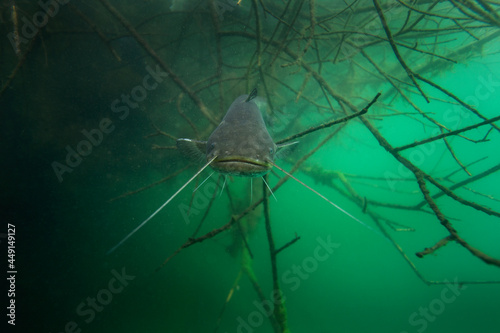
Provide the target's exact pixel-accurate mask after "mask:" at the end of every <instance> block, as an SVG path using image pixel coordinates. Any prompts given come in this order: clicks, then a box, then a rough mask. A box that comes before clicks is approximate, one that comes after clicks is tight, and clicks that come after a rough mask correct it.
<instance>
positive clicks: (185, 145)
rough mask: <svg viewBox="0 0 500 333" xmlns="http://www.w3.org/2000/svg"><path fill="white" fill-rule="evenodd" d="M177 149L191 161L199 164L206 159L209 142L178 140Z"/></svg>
mask: <svg viewBox="0 0 500 333" xmlns="http://www.w3.org/2000/svg"><path fill="white" fill-rule="evenodd" d="M177 149H179V151H180V152H181V154H182V155H183V156H184V157H186V158H187V159H189V160H192V161H196V162H199V161H200V160H202V159H204V158H205V155H206V151H207V142H206V141H198V140H191V139H177Z"/></svg>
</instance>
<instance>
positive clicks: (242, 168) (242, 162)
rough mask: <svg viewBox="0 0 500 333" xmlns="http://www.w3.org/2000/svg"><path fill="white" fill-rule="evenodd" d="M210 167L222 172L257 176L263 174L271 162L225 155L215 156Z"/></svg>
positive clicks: (270, 166) (270, 165) (269, 167)
mask: <svg viewBox="0 0 500 333" xmlns="http://www.w3.org/2000/svg"><path fill="white" fill-rule="evenodd" d="M211 167H212V168H213V169H215V170H216V171H217V172H219V173H222V174H230V175H237V176H247V177H257V176H262V175H265V174H266V173H267V172H268V171H269V170H270V169H271V168H272V164H270V163H267V162H265V161H260V160H257V159H253V158H248V157H241V156H227V157H222V158H216V159H215V161H213V162H212V164H211Z"/></svg>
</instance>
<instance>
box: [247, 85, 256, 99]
mask: <svg viewBox="0 0 500 333" xmlns="http://www.w3.org/2000/svg"><path fill="white" fill-rule="evenodd" d="M255 97H257V88H253V90H252V92H251V93H250V95H248V97H247V99H245V102H250V101H251V100H252V99H254V98H255Z"/></svg>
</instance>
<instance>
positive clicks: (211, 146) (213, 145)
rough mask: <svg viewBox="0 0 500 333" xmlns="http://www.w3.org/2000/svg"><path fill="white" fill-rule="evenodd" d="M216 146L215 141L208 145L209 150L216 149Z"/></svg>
mask: <svg viewBox="0 0 500 333" xmlns="http://www.w3.org/2000/svg"><path fill="white" fill-rule="evenodd" d="M214 148H215V143H214V142H212V143H211V144H210V147H208V150H209V151H212V150H214Z"/></svg>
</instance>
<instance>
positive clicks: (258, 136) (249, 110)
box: [107, 89, 376, 254]
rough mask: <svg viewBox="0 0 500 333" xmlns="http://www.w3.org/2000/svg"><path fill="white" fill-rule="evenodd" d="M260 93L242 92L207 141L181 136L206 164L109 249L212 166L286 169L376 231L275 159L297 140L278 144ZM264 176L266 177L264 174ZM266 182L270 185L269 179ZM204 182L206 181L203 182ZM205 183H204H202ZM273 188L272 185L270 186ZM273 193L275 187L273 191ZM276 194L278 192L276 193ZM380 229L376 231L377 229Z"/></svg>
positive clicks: (240, 170) (259, 172)
mask: <svg viewBox="0 0 500 333" xmlns="http://www.w3.org/2000/svg"><path fill="white" fill-rule="evenodd" d="M255 97H257V89H253V90H252V92H251V93H250V95H242V96H240V97H238V98H236V99H235V100H234V102H233V103H232V104H231V106H230V107H229V109H228V111H227V113H226V115H225V116H224V118H223V119H222V121H221V122H220V124H219V126H217V128H216V129H215V130H214V131H213V132H212V134H211V135H210V137H209V138H208V140H207V141H198V140H191V139H178V140H177V148H178V149H179V150H180V151H181V153H183V154H184V155H185V156H188V157H191V158H198V159H200V158H205V159H206V161H207V162H206V164H205V165H204V166H203V167H202V168H201V169H200V170H199V171H198V172H196V174H195V175H194V176H193V177H191V179H189V180H188V181H187V182H186V183H185V184H184V185H183V186H181V188H179V189H178V190H177V192H175V193H174V194H173V195H172V196H171V197H170V198H169V199H168V200H167V201H166V202H165V203H164V204H163V205H161V206H160V208H158V209H157V210H156V211H155V212H154V213H153V214H151V215H150V216H149V217H148V218H147V219H146V220H145V221H143V222H142V223H141V224H140V225H138V226H137V227H136V228H135V229H134V230H132V232H130V233H129V234H128V235H127V236H126V237H125V238H124V239H122V240H121V241H120V242H119V243H118V244H117V245H116V246H114V247H113V248H112V249H111V250H109V251H108V252H107V254H110V253H112V252H113V251H115V250H116V249H117V248H118V247H119V246H120V245H122V244H123V243H124V242H125V241H126V240H127V239H128V238H130V237H131V236H132V235H133V234H134V233H135V232H137V230H139V229H140V228H141V227H142V226H144V225H145V224H146V223H147V222H148V221H149V220H151V219H152V218H153V217H154V216H155V215H156V214H157V213H158V212H159V211H160V210H162V209H163V207H165V206H166V205H168V203H169V202H170V201H172V200H173V199H174V198H175V197H176V196H177V195H178V194H179V193H180V192H181V191H182V190H183V189H184V188H185V187H186V186H187V185H188V184H189V183H191V182H192V181H193V180H194V179H195V178H196V177H197V176H198V175H199V174H200V173H201V172H202V171H203V170H205V169H206V168H207V167H208V166H211V167H212V169H214V170H215V171H216V172H218V173H220V174H224V175H236V176H245V177H260V176H263V175H265V174H266V173H268V172H269V171H270V170H271V169H272V167H273V166H274V167H276V168H277V169H279V170H281V171H282V172H284V173H285V174H286V175H288V176H289V177H291V178H292V179H294V180H296V181H297V182H299V183H300V184H302V185H303V186H305V187H306V188H307V189H309V190H311V191H312V192H314V193H315V194H317V195H318V196H320V197H321V198H322V199H323V200H325V201H327V202H328V203H329V204H331V205H332V206H334V207H336V208H337V209H339V210H340V211H342V212H343V213H344V214H346V215H347V216H349V217H350V218H352V219H353V220H355V221H357V222H358V223H361V224H362V225H363V226H365V227H366V228H368V229H370V230H372V231H375V230H374V229H372V228H371V227H370V226H368V225H366V224H365V223H363V222H362V221H360V220H358V219H357V218H356V217H354V216H352V215H351V214H349V213H348V212H346V211H345V210H344V209H342V208H340V207H339V206H338V205H336V204H335V203H333V202H332V201H330V200H329V199H327V198H326V197H325V196H323V195H322V194H320V193H318V192H317V191H316V190H314V189H312V188H311V187H309V186H308V185H306V184H304V183H303V182H302V181H300V180H299V179H297V178H295V177H294V176H293V175H291V174H290V173H288V172H286V171H285V170H284V169H282V168H280V167H279V166H278V165H276V164H275V163H274V159H275V157H276V152H277V150H279V149H280V148H282V147H285V146H289V145H293V144H296V143H297V142H292V143H285V144H282V145H276V144H275V143H274V141H273V139H272V138H271V135H270V134H269V132H268V131H267V127H266V124H265V123H264V119H263V118H262V114H261V113H260V110H259V108H258V106H257V104H256V103H255V101H254V98H255ZM262 180H264V178H262ZM264 183H265V184H266V186H267V187H268V188H269V185H268V184H267V182H265V180H264ZM202 184H203V183H202ZM200 186H201V185H200ZM269 190H270V188H269ZM271 193H272V191H271ZM273 196H274V194H273ZM375 232H376V231H375Z"/></svg>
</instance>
